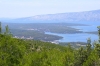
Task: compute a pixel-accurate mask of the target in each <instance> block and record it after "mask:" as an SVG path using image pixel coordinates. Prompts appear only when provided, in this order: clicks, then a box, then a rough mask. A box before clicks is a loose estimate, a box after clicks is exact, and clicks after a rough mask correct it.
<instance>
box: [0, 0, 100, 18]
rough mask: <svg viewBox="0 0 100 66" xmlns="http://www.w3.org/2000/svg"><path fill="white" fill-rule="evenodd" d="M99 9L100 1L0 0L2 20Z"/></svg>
mask: <svg viewBox="0 0 100 66" xmlns="http://www.w3.org/2000/svg"><path fill="white" fill-rule="evenodd" d="M98 9H100V0H0V18H22V17H31V16H35V15H44V14H56V13H66V12H81V11H90V10H98Z"/></svg>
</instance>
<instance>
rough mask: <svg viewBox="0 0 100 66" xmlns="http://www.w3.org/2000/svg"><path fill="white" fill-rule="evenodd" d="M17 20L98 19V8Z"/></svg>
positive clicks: (68, 20)
mask: <svg viewBox="0 0 100 66" xmlns="http://www.w3.org/2000/svg"><path fill="white" fill-rule="evenodd" d="M14 21H17V22H19V21H20V22H33V23H34V22H47V21H48V22H70V21H100V10H92V11H84V12H69V13H58V14H47V15H37V16H33V17H26V18H19V19H15V20H14Z"/></svg>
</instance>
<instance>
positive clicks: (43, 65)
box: [0, 26, 100, 66]
mask: <svg viewBox="0 0 100 66" xmlns="http://www.w3.org/2000/svg"><path fill="white" fill-rule="evenodd" d="M0 66H100V44H99V43H98V42H94V44H93V47H92V45H91V40H90V39H88V40H87V45H86V47H85V48H83V47H80V48H73V47H71V45H70V44H69V45H68V46H60V45H56V44H52V43H48V42H41V41H35V40H22V39H17V38H13V37H12V35H11V33H10V32H9V28H8V26H6V31H5V32H4V33H3V32H2V29H1V26H0Z"/></svg>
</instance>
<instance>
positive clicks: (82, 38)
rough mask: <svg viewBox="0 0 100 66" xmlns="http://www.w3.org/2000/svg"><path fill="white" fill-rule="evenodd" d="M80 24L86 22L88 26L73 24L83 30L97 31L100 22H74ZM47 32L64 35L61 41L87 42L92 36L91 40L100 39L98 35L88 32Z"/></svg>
mask: <svg viewBox="0 0 100 66" xmlns="http://www.w3.org/2000/svg"><path fill="white" fill-rule="evenodd" d="M72 23H78V24H85V25H88V26H71V27H73V28H77V29H80V30H81V31H83V32H93V31H97V30H98V29H97V26H100V22H81V23H80V22H72ZM45 33H46V34H51V35H57V36H62V37H63V39H60V40H59V42H87V39H88V38H91V41H92V42H94V40H98V35H96V34H88V33H77V34H57V33H51V32H45Z"/></svg>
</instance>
